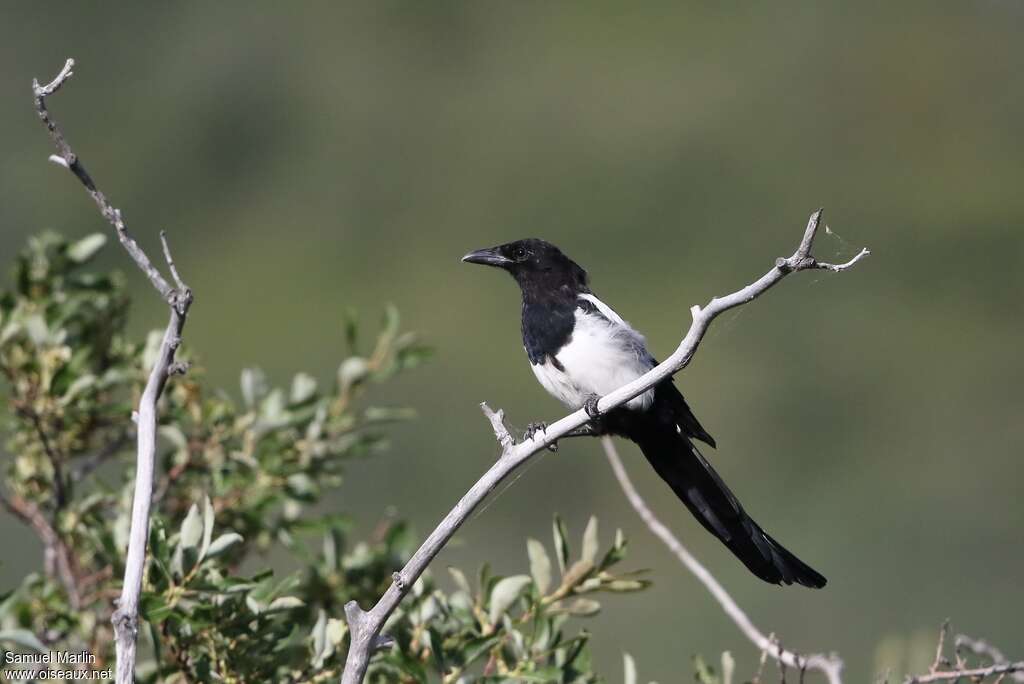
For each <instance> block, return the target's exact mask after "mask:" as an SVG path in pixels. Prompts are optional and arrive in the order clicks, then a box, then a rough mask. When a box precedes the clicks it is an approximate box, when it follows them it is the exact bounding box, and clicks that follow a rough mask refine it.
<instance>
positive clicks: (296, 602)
mask: <svg viewBox="0 0 1024 684" xmlns="http://www.w3.org/2000/svg"><path fill="white" fill-rule="evenodd" d="M304 605H306V604H305V602H304V601H303V600H302V599H300V598H298V597H296V596H281V597H279V598H276V599H274V600H273V601H271V602H270V605H269V606H267V610H268V611H274V610H289V609H291V608H301V607H302V606H304Z"/></svg>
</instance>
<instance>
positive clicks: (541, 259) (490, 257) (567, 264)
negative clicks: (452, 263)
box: [462, 238, 587, 292]
mask: <svg viewBox="0 0 1024 684" xmlns="http://www.w3.org/2000/svg"><path fill="white" fill-rule="evenodd" d="M462 260H463V261H465V262H467V263H470V264H483V265H484V266H494V267H497V268H500V269H503V270H505V271H508V272H509V274H511V275H512V277H513V278H515V279H516V282H518V283H519V285H520V287H522V288H523V290H524V292H525V291H527V290H529V289H532V287H533V286H537V287H544V288H548V289H555V288H561V287H569V288H571V289H575V290H578V291H582V290H585V289H586V287H587V272H586V271H584V270H583V269H582V268H581V267H580V266H579V265H578V264H577V263H576V262H575V261H573V260H572V259H570V258H569V257H567V256H566V255H565V254H563V253H562V250H560V249H558V247H555V246H554V245H553V244H551V243H550V242H546V241H545V240H540V239H537V238H527V239H525V240H516V241H515V242H508V243H505V244H504V245H498V246H497V247H488V248H487V249H478V250H476V251H475V252H470V253H469V254H467V255H466V256H464V257H462Z"/></svg>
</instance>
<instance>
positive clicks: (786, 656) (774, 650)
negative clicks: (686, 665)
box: [601, 437, 843, 684]
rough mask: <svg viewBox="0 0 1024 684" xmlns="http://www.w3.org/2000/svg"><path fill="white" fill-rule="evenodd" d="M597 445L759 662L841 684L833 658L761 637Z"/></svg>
mask: <svg viewBox="0 0 1024 684" xmlns="http://www.w3.org/2000/svg"><path fill="white" fill-rule="evenodd" d="M601 445H602V446H603V447H604V453H605V456H607V458H608V463H609V465H611V467H612V472H614V473H615V479H616V480H618V482H619V486H620V487H622V491H623V492H624V493H625V495H626V498H627V499H628V500H629V503H630V504H631V505H632V506H633V509H634V510H635V511H636V512H637V514H639V516H640V519H641V520H643V521H644V524H645V525H647V528H648V529H649V530H650V531H651V532H652V533H653V534H654V536H656V537H657V538H658V539H660V540H661V541H662V542H663V543H664V544H665V546H667V547H668V549H669V550H670V551H671V552H672V553H673V554H675V556H676V558H678V559H679V562H681V563H682V564H683V565H684V566H686V569H687V570H689V571H690V572H691V573H693V575H694V576H695V577H696V578H697V579H698V580H699V581H700V583H701V584H703V585H704V588H705V589H707V590H708V592H710V594H711V595H712V596H713V597H714V598H715V600H716V601H718V605H720V606H721V607H722V610H723V611H724V612H725V614H726V615H728V616H729V619H731V620H732V621H733V623H735V625H736V626H737V627H739V629H740V631H741V632H743V635H744V636H746V637H747V639H749V640H750V641H751V642H752V643H753V644H754V646H755V647H757V648H758V649H759V650H760V651H761V653H762V658H763V657H764V654H767V655H769V656H771V657H772V658H774V659H775V660H777V661H778V662H779V666H780V668H784V667H785V666H789V667H795V668H797V669H798V670H800V672H801V678H802V677H803V674H802V673H803V671H804V670H807V669H811V670H819V671H821V672H822V673H823V674H824V675H825V677H826V678H827V679H828V681H829V683H830V684H840V683H841V682H842V677H841V672H842V669H843V661H842V660H840V659H839V658H838V657H837V656H835V655H824V654H818V653H814V654H810V655H801V654H798V653H794V652H793V651H788V650H786V649H784V648H782V646H781V645H780V644H779V641H778V639H776V638H775V637H774V635H773V636H765V634H764V633H763V632H762V631H761V630H759V629H758V628H757V627H756V626H754V623H753V622H751V621H750V618H749V617H747V614H746V613H744V612H743V609H742V608H740V607H739V606H738V605H737V604H736V601H734V600H733V598H732V596H730V595H729V593H728V592H727V591H726V590H725V588H724V587H722V585H721V584H719V582H718V580H717V579H715V576H714V575H712V574H711V573H710V572H709V571H708V569H707V568H705V567H704V566H703V565H702V564H701V562H700V561H698V560H697V559H696V558H695V557H694V556H693V554H691V553H690V552H689V551H688V550H687V548H686V547H685V546H683V544H682V543H681V542H680V541H679V540H678V539H677V538H676V536H675V535H674V534H673V533H672V531H671V530H670V529H669V528H668V527H666V526H665V524H664V523H662V522H661V521H660V520H658V518H657V516H655V515H654V513H653V512H652V511H651V509H650V508H648V506H647V503H646V502H645V501H644V500H643V498H642V497H641V496H640V494H639V492H637V490H636V487H634V486H633V482H632V481H631V480H630V479H629V475H628V474H627V473H626V469H625V467H624V466H623V465H622V459H620V458H619V453H618V450H616V448H615V443H614V442H613V441H612V440H611V438H610V437H602V438H601ZM759 672H760V671H759ZM782 673H783V674H782V677H783V679H785V670H784V669H783V670H782Z"/></svg>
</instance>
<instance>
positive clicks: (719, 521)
mask: <svg viewBox="0 0 1024 684" xmlns="http://www.w3.org/2000/svg"><path fill="white" fill-rule="evenodd" d="M462 260H463V261H467V262H469V263H474V264H484V265H486V266H495V267H497V268H501V269H503V270H505V271H508V272H509V273H510V274H511V275H512V277H513V278H515V280H516V282H517V283H518V284H519V288H520V290H522V295H523V311H522V330H523V345H524V347H525V348H526V355H527V356H528V357H529V359H530V365H531V368H532V369H533V372H534V374H535V375H536V376H537V380H539V381H540V384H541V385H543V386H544V389H546V390H547V391H548V392H549V393H550V394H551V395H552V396H554V397H555V398H556V399H558V400H559V401H561V402H562V403H564V404H565V405H566V406H568V407H569V408H572V409H579V408H586V409H587V413H588V414H590V415H591V416H592V417H593V418H594V420H593V421H592V422H591V425H592V426H593V427H594V428H595V433H597V434H613V435H619V436H622V437H625V438H627V439H629V440H631V441H633V442H635V443H636V444H637V445H638V446H639V447H640V450H641V451H642V452H643V454H644V456H646V457H647V460H648V461H649V462H650V464H651V465H652V466H653V467H654V470H655V471H656V472H657V473H658V475H659V476H661V479H663V480H664V481H665V482H666V483H668V486H669V487H671V488H672V491H673V492H675V494H676V496H678V497H679V499H680V500H681V501H682V502H683V503H684V504H685V505H686V507H687V508H688V509H689V510H690V512H691V513H692V514H693V515H694V517H696V518H697V520H698V521H699V522H700V524H701V525H703V526H704V527H705V529H707V530H708V531H709V532H710V533H711V534H713V535H715V536H716V537H718V539H719V540H721V541H722V543H723V544H725V545H726V546H727V547H728V548H729V550H730V551H732V552H733V554H735V555H736V557H737V558H739V559H740V560H741V561H742V562H743V564H744V565H746V566H747V568H749V569H750V571H751V572H752V573H754V574H755V575H757V576H758V577H760V578H761V579H763V580H764V581H765V582H770V583H772V584H792V583H794V582H795V583H797V584H802V585H804V586H806V587H814V588H820V587H823V586H825V581H826V580H825V578H824V577H823V576H822V575H821V574H819V573H818V572H816V571H815V570H813V569H812V568H811V567H810V566H808V565H807V564H806V563H804V562H803V561H801V560H800V559H799V558H797V557H796V556H794V555H793V554H792V553H790V552H789V551H787V550H786V549H785V548H783V547H782V545H781V544H779V543H778V542H777V541H775V540H774V539H772V537H771V536H769V535H768V533H767V532H765V531H764V530H763V529H761V527H760V526H759V525H758V524H757V523H756V522H754V521H753V520H752V519H751V518H750V516H749V515H747V513H746V511H744V510H743V507H742V506H741V505H740V502H739V501H738V500H737V499H736V497H735V496H734V495H733V493H732V492H731V491H729V488H728V487H727V486H726V485H725V483H724V482H723V481H722V478H721V477H719V475H718V473H716V472H715V469H714V468H712V467H711V464H710V463H708V461H707V459H705V458H704V456H703V455H702V454H701V453H700V451H698V450H697V447H696V446H695V445H694V444H693V442H692V441H691V440H693V439H698V440H700V441H702V442H704V443H706V444H708V445H710V446H712V447H714V446H715V440H714V439H713V438H712V437H711V435H709V434H708V432H707V431H706V430H705V429H704V428H703V427H701V424H700V423H699V422H698V421H697V418H696V417H695V416H694V415H693V411H691V410H690V407H689V406H688V405H687V403H686V400H685V399H683V395H682V394H681V393H680V392H679V390H678V389H677V388H676V386H675V385H674V384H673V382H672V379H671V378H668V379H666V380H664V381H662V382H661V383H660V384H658V385H657V386H655V387H654V388H653V389H650V390H648V391H646V392H644V393H643V394H640V395H639V396H637V397H634V398H633V399H631V400H630V401H628V402H626V403H625V404H623V405H622V406H620V407H618V408H616V409H613V410H612V411H609V412H608V413H606V414H603V415H600V416H598V415H597V414H596V400H597V398H598V397H602V396H604V395H606V394H608V393H609V392H611V391H613V390H616V389H618V388H619V387H621V386H622V385H624V384H626V383H627V382H630V381H632V380H635V379H636V378H638V377H640V376H641V375H643V374H644V373H646V372H647V371H648V370H650V369H651V368H653V367H654V366H655V365H657V363H658V362H657V361H656V360H655V359H654V357H653V356H651V353H650V352H649V351H647V344H646V341H645V340H644V337H643V335H641V334H640V333H639V332H637V331H636V330H634V329H633V328H632V327H631V326H630V325H629V323H627V322H626V321H625V320H623V319H622V317H621V316H619V315H618V314H617V313H615V311H614V310H613V309H612V308H611V307H610V306H608V305H607V304H605V303H604V302H602V301H601V300H600V299H598V298H597V295H595V294H594V292H593V291H592V290H591V289H590V285H589V282H588V279H587V273H586V271H584V270H583V269H582V268H581V267H580V266H579V265H578V264H577V263H576V262H574V261H573V260H572V259H570V258H569V257H567V256H566V255H565V254H563V253H562V251H561V250H559V249H558V248H557V247H555V246H554V245H552V244H550V243H548V242H545V241H544V240H538V239H528V240H518V241H516V242H510V243H508V244H504V245H499V246H497V247H492V248H489V249H481V250H477V251H475V252H471V253H469V254H467V255H466V256H464V257H463V258H462Z"/></svg>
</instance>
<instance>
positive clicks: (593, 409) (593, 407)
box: [583, 394, 601, 418]
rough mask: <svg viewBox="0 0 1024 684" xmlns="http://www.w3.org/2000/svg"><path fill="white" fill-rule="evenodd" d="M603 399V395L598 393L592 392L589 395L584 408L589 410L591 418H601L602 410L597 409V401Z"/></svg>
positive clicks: (588, 413)
mask: <svg viewBox="0 0 1024 684" xmlns="http://www.w3.org/2000/svg"><path fill="white" fill-rule="evenodd" d="M600 400H601V397H599V396H597V395H596V394H591V395H590V396H589V397H587V400H586V401H585V402H583V410H584V411H586V412H587V415H588V416H590V417H591V418H599V417H600V416H601V412H600V411H598V410H597V402H599V401H600Z"/></svg>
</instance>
